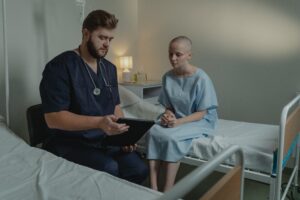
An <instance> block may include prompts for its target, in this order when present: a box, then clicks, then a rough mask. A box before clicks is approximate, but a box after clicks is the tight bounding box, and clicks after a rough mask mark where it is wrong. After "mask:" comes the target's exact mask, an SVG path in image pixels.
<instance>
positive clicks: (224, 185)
mask: <svg viewBox="0 0 300 200" xmlns="http://www.w3.org/2000/svg"><path fill="white" fill-rule="evenodd" d="M0 138H1V140H0V199H3V200H4V199H5V200H19V199H22V200H27V199H28V200H35V199H39V200H42V199H64V200H73V199H97V200H102V199H103V200H119V199H128V200H135V199H139V200H140V199H143V200H154V199H160V200H168V199H172V200H174V199H179V198H181V197H183V196H184V195H185V194H186V193H187V192H189V191H190V190H191V189H192V188H193V187H194V186H196V185H197V184H198V183H199V182H201V181H202V180H203V179H204V178H205V177H206V176H208V175H209V174H210V173H211V172H212V171H213V170H214V168H215V167H216V166H218V165H219V164H220V163H221V162H222V160H224V159H226V158H227V157H228V156H230V155H232V154H234V153H238V154H237V155H238V156H239V157H238V159H237V166H236V167H235V168H234V169H233V170H232V171H231V172H229V173H228V174H227V175H226V176H224V177H223V178H222V179H221V181H220V182H218V183H217V184H216V185H215V186H214V187H212V189H211V190H210V191H208V192H207V194H205V195H204V196H203V200H204V199H206V200H207V199H211V200H213V199H218V197H217V195H222V196H224V194H222V192H224V190H225V192H226V191H228V188H229V189H230V188H231V191H234V192H230V196H228V199H231V200H234V199H239V198H241V199H242V197H243V168H244V164H243V163H244V162H243V153H242V151H241V148H239V147H238V146H231V147H230V148H228V149H226V150H225V151H224V152H222V153H221V154H219V155H217V156H216V157H215V158H213V159H211V160H210V161H209V162H207V163H206V164H205V165H202V166H200V167H198V168H196V170H194V171H193V172H192V173H191V174H189V175H188V176H186V177H185V178H183V179H182V180H181V181H180V182H179V183H178V184H176V185H175V187H174V189H172V190H170V191H169V192H167V193H166V194H162V193H160V192H156V191H153V190H151V189H149V188H146V187H143V186H140V185H136V184H134V183H131V182H128V181H126V180H123V179H120V178H117V177H114V176H111V175H109V174H107V173H105V172H100V171H96V170H93V169H91V168H88V167H84V166H81V165H78V164H75V163H73V162H70V161H67V160H65V159H63V158H60V157H57V156H55V155H53V154H51V153H49V152H47V151H45V150H42V149H39V148H36V147H31V146H29V145H28V144H27V143H25V142H24V141H23V140H22V139H20V138H19V137H18V136H16V135H15V134H14V133H13V132H12V131H11V130H10V129H9V128H8V127H7V126H6V124H5V123H4V119H3V118H2V117H1V116H0ZM227 193H228V192H227ZM227 195H228V194H227ZM231 195H233V196H231ZM233 197H235V198H233Z"/></svg>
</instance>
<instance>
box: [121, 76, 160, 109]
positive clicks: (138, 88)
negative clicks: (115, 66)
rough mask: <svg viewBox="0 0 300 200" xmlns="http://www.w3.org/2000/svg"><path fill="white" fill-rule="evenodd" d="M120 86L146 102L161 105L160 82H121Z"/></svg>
mask: <svg viewBox="0 0 300 200" xmlns="http://www.w3.org/2000/svg"><path fill="white" fill-rule="evenodd" d="M119 84H120V85H122V86H123V87H125V88H127V89H129V90H130V91H132V92H133V93H135V94H136V95H137V96H139V97H140V98H142V99H144V100H145V101H147V102H149V103H152V104H159V103H158V101H157V100H158V96H159V94H160V91H161V86H162V85H161V82H160V81H145V82H141V83H124V82H121V83H119Z"/></svg>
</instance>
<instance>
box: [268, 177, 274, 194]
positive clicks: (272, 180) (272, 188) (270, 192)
mask: <svg viewBox="0 0 300 200" xmlns="http://www.w3.org/2000/svg"><path fill="white" fill-rule="evenodd" d="M275 180H276V177H271V178H270V190H269V198H268V199H269V200H275V187H276V181H275Z"/></svg>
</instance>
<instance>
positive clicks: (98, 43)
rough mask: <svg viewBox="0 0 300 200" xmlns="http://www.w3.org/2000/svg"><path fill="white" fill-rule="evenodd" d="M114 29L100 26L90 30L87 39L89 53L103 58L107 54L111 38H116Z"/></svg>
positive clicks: (97, 57)
mask: <svg viewBox="0 0 300 200" xmlns="http://www.w3.org/2000/svg"><path fill="white" fill-rule="evenodd" d="M113 36H114V31H113V30H109V29H106V28H102V27H99V28H98V29H96V30H94V31H93V32H90V34H89V39H88V41H87V49H88V52H89V54H90V55H91V56H92V57H94V58H96V59H99V58H103V57H105V56H106V54H107V52H108V49H109V45H110V42H111V40H112V39H113V38H114V37H113Z"/></svg>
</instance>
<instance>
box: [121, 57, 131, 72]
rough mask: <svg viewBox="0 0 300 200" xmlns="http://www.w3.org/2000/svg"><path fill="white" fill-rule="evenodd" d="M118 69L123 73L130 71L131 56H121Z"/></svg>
mask: <svg viewBox="0 0 300 200" xmlns="http://www.w3.org/2000/svg"><path fill="white" fill-rule="evenodd" d="M120 67H121V69H123V70H124V72H127V71H129V69H132V56H122V57H120Z"/></svg>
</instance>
